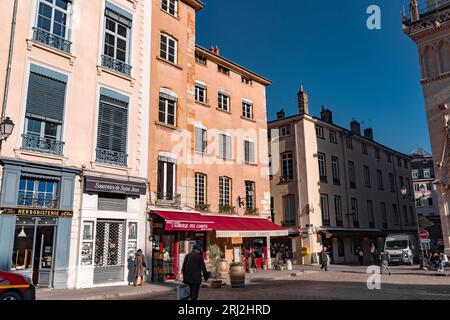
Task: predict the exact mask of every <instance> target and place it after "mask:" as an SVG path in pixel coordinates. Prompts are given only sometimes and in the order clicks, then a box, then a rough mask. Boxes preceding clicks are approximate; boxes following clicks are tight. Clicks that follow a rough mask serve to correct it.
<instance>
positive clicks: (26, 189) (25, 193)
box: [17, 176, 59, 209]
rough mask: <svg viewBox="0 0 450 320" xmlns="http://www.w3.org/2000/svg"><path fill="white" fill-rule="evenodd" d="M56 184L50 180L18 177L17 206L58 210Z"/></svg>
mask: <svg viewBox="0 0 450 320" xmlns="http://www.w3.org/2000/svg"><path fill="white" fill-rule="evenodd" d="M57 191H58V182H57V181H55V180H50V179H38V178H32V177H26V176H24V177H20V180H19V194H18V199H17V205H18V206H24V207H41V208H51V209H58V208H59V203H58V197H57Z"/></svg>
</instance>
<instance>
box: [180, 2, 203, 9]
mask: <svg viewBox="0 0 450 320" xmlns="http://www.w3.org/2000/svg"><path fill="white" fill-rule="evenodd" d="M181 1H183V2H184V3H187V4H188V5H190V6H191V7H192V8H194V9H195V10H196V11H198V10H201V9H203V8H204V7H205V4H204V3H203V2H201V1H199V0H181Z"/></svg>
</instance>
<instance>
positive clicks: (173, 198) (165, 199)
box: [154, 192, 181, 207]
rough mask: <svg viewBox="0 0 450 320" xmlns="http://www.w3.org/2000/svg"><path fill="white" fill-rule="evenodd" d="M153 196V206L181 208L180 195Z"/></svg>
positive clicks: (156, 194) (160, 193)
mask: <svg viewBox="0 0 450 320" xmlns="http://www.w3.org/2000/svg"><path fill="white" fill-rule="evenodd" d="M154 195H155V198H156V201H155V204H156V205H158V206H168V207H179V206H181V194H176V193H164V192H155V193H154Z"/></svg>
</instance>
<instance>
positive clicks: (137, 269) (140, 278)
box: [133, 249, 147, 287]
mask: <svg viewBox="0 0 450 320" xmlns="http://www.w3.org/2000/svg"><path fill="white" fill-rule="evenodd" d="M146 268H147V264H146V263H145V257H144V254H143V253H142V250H141V249H139V250H138V251H136V254H135V255H134V283H133V285H134V286H135V287H136V286H142V283H143V282H144V276H145V270H146Z"/></svg>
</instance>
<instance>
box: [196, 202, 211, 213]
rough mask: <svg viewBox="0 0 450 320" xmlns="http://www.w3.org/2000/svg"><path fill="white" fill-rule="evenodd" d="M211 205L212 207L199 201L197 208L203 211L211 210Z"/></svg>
mask: <svg viewBox="0 0 450 320" xmlns="http://www.w3.org/2000/svg"><path fill="white" fill-rule="evenodd" d="M209 207H210V205H209V204H206V203H199V204H196V205H195V209H196V210H198V211H201V212H207V211H209Z"/></svg>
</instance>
